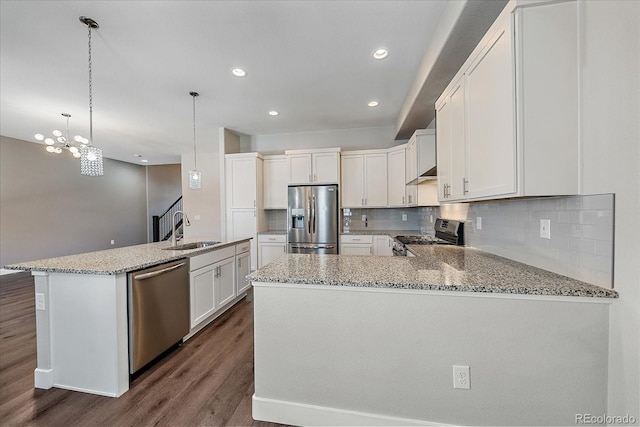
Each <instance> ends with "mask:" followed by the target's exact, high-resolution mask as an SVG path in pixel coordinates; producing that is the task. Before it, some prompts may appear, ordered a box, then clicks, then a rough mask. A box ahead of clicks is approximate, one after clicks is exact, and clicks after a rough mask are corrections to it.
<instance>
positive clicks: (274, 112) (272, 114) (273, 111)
mask: <svg viewBox="0 0 640 427" xmlns="http://www.w3.org/2000/svg"><path fill="white" fill-rule="evenodd" d="M278 114H280V113H278V112H277V111H276V110H271V111H269V115H270V116H277V115H278Z"/></svg>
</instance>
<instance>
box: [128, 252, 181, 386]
mask: <svg viewBox="0 0 640 427" xmlns="http://www.w3.org/2000/svg"><path fill="white" fill-rule="evenodd" d="M128 303H129V304H128V305H129V372H130V373H131V374H133V373H134V372H136V371H138V370H139V369H140V368H142V367H143V366H145V365H146V364H147V363H149V362H151V361H152V360H153V359H155V358H156V357H157V356H159V355H160V354H162V352H164V351H165V350H167V349H168V348H170V347H171V346H172V345H174V344H176V343H178V342H179V341H181V340H182V338H183V337H184V336H185V335H187V334H188V333H189V260H187V259H182V260H178V261H174V262H171V263H167V264H161V265H157V266H155V267H151V268H147V269H145V270H140V271H136V272H133V273H129V275H128Z"/></svg>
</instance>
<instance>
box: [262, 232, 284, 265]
mask: <svg viewBox="0 0 640 427" xmlns="http://www.w3.org/2000/svg"><path fill="white" fill-rule="evenodd" d="M286 253H287V236H286V235H284V234H260V235H259V236H258V268H262V267H264V266H265V265H267V264H269V263H270V262H271V261H273V260H275V259H278V258H280V257H281V256H282V255H284V254H286Z"/></svg>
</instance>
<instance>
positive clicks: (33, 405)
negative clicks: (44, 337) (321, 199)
mask: <svg viewBox="0 0 640 427" xmlns="http://www.w3.org/2000/svg"><path fill="white" fill-rule="evenodd" d="M33 294H34V284H33V278H32V276H31V275H30V274H29V273H17V274H10V275H5V276H0V425H1V426H24V425H43V426H92V425H100V426H129V425H130V426H142V425H163V426H205V425H206V426H265V427H266V426H276V425H277V424H271V423H265V422H259V421H254V420H253V419H252V418H251V396H252V394H253V387H254V384H253V304H252V294H251V293H249V295H248V296H247V298H245V300H243V301H241V302H240V303H238V304H236V305H235V306H234V307H233V308H232V309H230V310H229V311H228V312H227V313H225V314H224V315H222V316H221V317H220V318H218V319H217V320H216V321H215V322H213V323H212V324H211V325H209V326H208V327H207V328H205V329H204V330H203V331H201V332H200V333H199V334H198V335H196V336H194V337H193V338H191V339H190V340H188V341H187V342H186V343H184V344H183V345H182V346H181V347H179V348H177V349H175V350H173V351H172V352H171V353H169V354H168V355H167V357H165V358H164V359H162V360H160V361H159V362H158V363H156V364H155V365H153V366H152V367H151V368H150V369H148V370H146V371H145V372H143V373H142V374H141V375H140V376H139V377H137V378H135V379H134V380H133V382H132V383H131V386H130V389H129V391H128V392H126V393H125V394H124V395H123V396H121V397H119V398H117V399H116V398H110V397H102V396H95V395H91V394H86V393H80V392H73V391H67V390H61V389H56V388H52V389H50V390H40V389H36V388H34V387H33V370H34V369H35V368H36V340H35V307H34V296H33Z"/></svg>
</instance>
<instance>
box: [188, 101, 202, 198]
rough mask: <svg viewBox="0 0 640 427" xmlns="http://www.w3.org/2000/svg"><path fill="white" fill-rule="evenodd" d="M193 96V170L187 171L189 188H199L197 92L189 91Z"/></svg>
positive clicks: (200, 182) (200, 186) (200, 180)
mask: <svg viewBox="0 0 640 427" xmlns="http://www.w3.org/2000/svg"><path fill="white" fill-rule="evenodd" d="M189 95H191V97H192V98H193V170H190V171H189V188H190V189H192V190H199V189H200V188H202V174H201V173H200V171H199V170H198V156H197V153H196V96H200V94H199V93H198V92H189Z"/></svg>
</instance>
